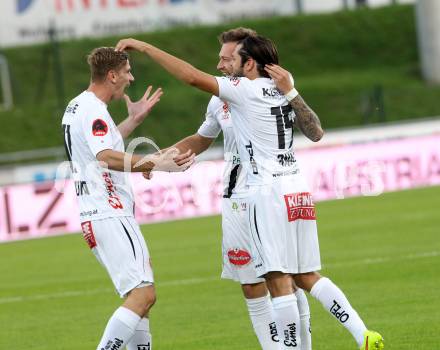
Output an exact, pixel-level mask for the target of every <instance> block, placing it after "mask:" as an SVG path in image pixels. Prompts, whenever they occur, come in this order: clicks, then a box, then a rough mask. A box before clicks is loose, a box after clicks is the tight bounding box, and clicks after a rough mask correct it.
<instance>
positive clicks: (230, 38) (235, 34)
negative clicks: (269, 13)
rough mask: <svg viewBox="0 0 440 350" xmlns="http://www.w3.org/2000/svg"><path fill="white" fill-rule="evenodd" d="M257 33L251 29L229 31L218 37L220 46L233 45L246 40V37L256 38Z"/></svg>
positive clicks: (239, 28) (240, 28)
mask: <svg viewBox="0 0 440 350" xmlns="http://www.w3.org/2000/svg"><path fill="white" fill-rule="evenodd" d="M256 35H257V32H256V31H255V30H253V29H249V28H244V27H238V28H233V29H229V30H227V31H225V32H223V33H221V34H220V35H219V36H218V41H220V44H226V43H234V42H239V41H242V40H244V39H246V38H247V37H248V36H256Z"/></svg>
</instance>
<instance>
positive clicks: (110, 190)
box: [102, 173, 124, 209]
mask: <svg viewBox="0 0 440 350" xmlns="http://www.w3.org/2000/svg"><path fill="white" fill-rule="evenodd" d="M102 178H103V179H104V183H105V189H106V190H107V194H108V198H107V201H108V203H109V204H110V206H111V207H112V208H113V209H123V208H124V206H123V205H122V203H121V199H120V198H119V197H118V195H117V194H116V188H115V186H114V185H113V180H112V175H111V174H110V173H103V174H102Z"/></svg>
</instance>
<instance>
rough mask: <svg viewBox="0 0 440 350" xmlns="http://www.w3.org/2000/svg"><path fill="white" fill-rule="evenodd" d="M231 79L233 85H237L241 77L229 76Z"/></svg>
mask: <svg viewBox="0 0 440 350" xmlns="http://www.w3.org/2000/svg"><path fill="white" fill-rule="evenodd" d="M229 80H230V81H231V82H232V85H234V86H237V85H238V84H240V78H239V77H229Z"/></svg>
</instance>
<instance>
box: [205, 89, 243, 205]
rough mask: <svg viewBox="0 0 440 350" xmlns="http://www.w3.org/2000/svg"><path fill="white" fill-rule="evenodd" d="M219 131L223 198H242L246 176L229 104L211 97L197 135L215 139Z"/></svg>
mask: <svg viewBox="0 0 440 350" xmlns="http://www.w3.org/2000/svg"><path fill="white" fill-rule="evenodd" d="M220 131H223V142H224V160H225V167H224V171H223V197H224V198H243V197H245V196H246V195H247V187H246V183H245V181H246V176H245V174H244V171H243V168H242V166H241V164H240V155H239V153H238V149H237V143H236V142H235V134H234V130H233V127H232V121H231V111H230V108H229V104H228V103H227V102H224V101H222V100H220V99H219V98H218V97H216V96H212V98H211V100H210V101H209V104H208V107H207V109H206V115H205V121H204V122H203V124H202V125H201V126H200V128H199V130H198V131H197V133H198V134H199V135H201V136H203V137H209V138H216V137H217V136H218V135H219V134H220Z"/></svg>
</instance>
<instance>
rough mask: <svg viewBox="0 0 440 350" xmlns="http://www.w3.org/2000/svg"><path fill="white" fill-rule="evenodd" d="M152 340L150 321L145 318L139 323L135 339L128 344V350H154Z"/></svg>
mask: <svg viewBox="0 0 440 350" xmlns="http://www.w3.org/2000/svg"><path fill="white" fill-rule="evenodd" d="M151 340H152V339H151V333H150V321H149V320H148V318H146V317H144V318H143V319H141V320H140V321H139V323H138V325H137V327H136V331H135V333H134V335H133V337H132V338H131V340H130V342H129V343H128V344H127V350H152V349H153V344H152V341H151Z"/></svg>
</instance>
